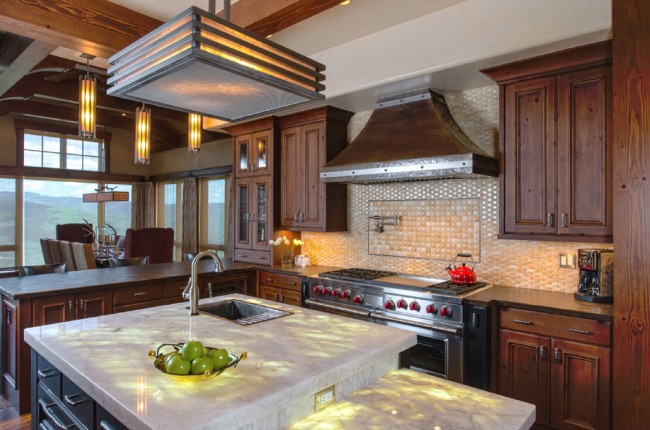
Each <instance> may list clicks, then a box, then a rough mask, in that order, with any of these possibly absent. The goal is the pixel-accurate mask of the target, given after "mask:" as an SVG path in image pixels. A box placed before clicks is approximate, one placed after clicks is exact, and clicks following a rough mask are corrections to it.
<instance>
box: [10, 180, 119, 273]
mask: <svg viewBox="0 0 650 430" xmlns="http://www.w3.org/2000/svg"><path fill="white" fill-rule="evenodd" d="M115 185H118V190H120V191H128V192H131V185H130V184H109V186H111V187H113V186H115ZM99 186H100V184H99V183H97V182H80V181H79V182H75V181H61V180H48V179H34V178H32V179H30V178H26V179H23V178H0V268H4V267H16V266H22V265H40V264H44V261H43V252H42V249H41V243H40V239H41V238H50V239H54V238H55V237H56V225H57V224H67V223H82V222H83V219H84V218H85V219H87V220H88V222H90V223H92V224H93V226H97V225H103V224H105V223H109V224H111V225H112V226H113V227H114V228H115V230H116V231H117V233H118V234H121V235H123V234H126V229H127V228H129V227H131V202H106V203H104V202H99V203H84V202H83V194H84V193H94V192H95V189H96V188H98V187H99Z"/></svg>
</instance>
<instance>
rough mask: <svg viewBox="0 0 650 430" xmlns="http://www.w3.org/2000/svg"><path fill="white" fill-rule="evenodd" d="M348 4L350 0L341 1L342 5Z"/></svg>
mask: <svg viewBox="0 0 650 430" xmlns="http://www.w3.org/2000/svg"><path fill="white" fill-rule="evenodd" d="M346 4H350V0H345V1H344V2H341V5H342V6H345V5H346Z"/></svg>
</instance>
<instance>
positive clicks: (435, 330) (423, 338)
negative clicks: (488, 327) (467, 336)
mask: <svg viewBox="0 0 650 430" xmlns="http://www.w3.org/2000/svg"><path fill="white" fill-rule="evenodd" d="M371 316H373V317H374V318H373V319H374V320H375V323H376V324H382V325H385V326H388V327H395V328H400V329H402V330H408V331H411V332H414V333H415V334H416V335H417V337H418V343H417V345H415V346H414V347H412V348H411V349H410V350H409V352H410V354H406V357H405V358H406V359H405V362H404V363H403V365H404V367H408V368H410V369H412V370H417V371H418V372H422V373H427V374H429V375H435V376H440V377H442V378H446V379H449V380H450V381H454V382H459V383H462V382H463V336H462V329H460V328H451V327H444V326H437V325H429V324H425V323H417V322H411V321H406V320H401V319H398V318H394V317H389V316H385V315H381V314H375V313H374V312H373V313H371Z"/></svg>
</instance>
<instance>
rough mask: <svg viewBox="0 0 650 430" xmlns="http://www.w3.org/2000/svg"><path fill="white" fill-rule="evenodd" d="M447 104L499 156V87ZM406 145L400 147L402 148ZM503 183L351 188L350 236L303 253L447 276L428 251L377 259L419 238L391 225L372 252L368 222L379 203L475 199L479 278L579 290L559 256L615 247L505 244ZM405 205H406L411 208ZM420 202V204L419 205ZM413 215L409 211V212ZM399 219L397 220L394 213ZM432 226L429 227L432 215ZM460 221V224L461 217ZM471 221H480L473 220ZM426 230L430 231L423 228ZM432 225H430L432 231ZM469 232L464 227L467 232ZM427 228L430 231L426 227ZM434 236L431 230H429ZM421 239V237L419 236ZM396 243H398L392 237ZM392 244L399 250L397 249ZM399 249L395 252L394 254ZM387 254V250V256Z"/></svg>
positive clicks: (318, 241)
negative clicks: (378, 252)
mask: <svg viewBox="0 0 650 430" xmlns="http://www.w3.org/2000/svg"><path fill="white" fill-rule="evenodd" d="M446 99H447V103H448V104H449V107H450V110H451V112H452V114H453V115H454V118H455V119H456V121H457V122H458V124H459V125H460V127H461V128H462V129H463V131H464V132H465V133H466V134H467V135H468V136H469V138H470V139H472V140H473V141H474V142H475V143H476V144H478V145H479V146H480V147H481V148H483V149H484V150H485V151H486V152H487V153H489V154H493V155H497V154H498V130H499V125H498V119H499V112H498V88H497V87H496V86H491V87H485V88H479V89H476V90H471V91H465V92H461V93H452V94H448V95H446ZM370 114H371V112H370V111H366V112H360V113H358V114H356V115H355V116H354V117H353V118H352V120H351V122H350V126H349V128H348V134H349V140H350V141H352V140H353V139H354V138H355V137H356V136H357V135H358V134H359V132H360V131H361V130H362V129H363V126H364V125H365V123H366V122H367V121H368V118H370ZM395 144H396V145H399V144H400V142H395ZM498 187H499V183H498V179H496V178H488V179H480V180H452V181H425V182H412V183H396V184H381V185H349V186H348V208H349V209H348V231H347V232H343V233H310V232H303V233H302V239H303V241H305V245H304V246H303V253H304V254H306V255H309V256H310V257H311V258H312V264H324V265H330V266H341V267H365V268H374V269H383V270H396V271H399V272H408V273H419V274H426V275H430V276H437V277H443V278H444V277H446V276H447V273H446V272H445V270H444V269H445V267H446V266H447V264H448V261H444V260H432V259H425V258H413V256H416V257H421V256H422V253H424V254H426V253H427V251H426V249H427V247H426V246H425V247H424V251H422V250H420V251H418V250H417V248H422V247H420V246H416V247H415V248H416V250H415V251H413V247H411V250H410V251H408V252H410V254H409V256H410V257H409V256H395V255H394V252H393V254H391V255H390V256H385V255H371V254H370V253H369V249H370V250H378V249H379V248H377V247H383V246H390V245H389V243H390V242H394V244H395V243H405V242H406V243H408V240H407V237H412V236H413V233H414V232H413V231H411V230H407V231H405V232H404V233H403V236H407V237H396V236H395V235H396V234H398V233H396V232H392V233H388V231H389V229H391V227H386V229H385V230H386V232H387V233H388V234H387V233H383V234H384V235H386V236H384V237H382V238H379V239H375V238H374V237H375V236H379V234H377V233H372V235H371V237H370V240H371V244H373V243H374V245H373V246H374V248H373V246H369V238H368V234H369V233H368V225H369V224H368V216H369V215H374V213H369V212H370V211H369V209H370V208H372V207H373V205H381V204H382V203H378V202H375V203H372V202H373V201H386V200H417V201H422V200H435V199H472V200H474V201H476V200H479V201H480V212H479V214H478V218H479V220H480V233H476V230H475V229H474V228H473V229H472V231H471V232H470V227H469V225H468V226H466V227H465V228H466V229H467V233H468V234H480V259H481V261H480V263H478V264H477V265H476V272H477V274H478V277H479V279H483V280H488V281H491V282H495V283H497V284H500V285H510V286H516V287H523V288H536V289H545V290H552V291H562V292H567V293H568V292H573V291H575V290H576V289H577V281H578V279H577V277H578V272H577V270H567V269H560V268H559V265H558V260H559V256H558V254H559V253H560V252H570V253H574V254H575V253H576V251H577V249H578V248H609V249H611V248H612V245H603V244H589V243H566V242H541V241H537V242H535V241H516V240H498V239H497V233H498V223H497V222H498V197H499V192H498ZM404 204H405V206H404V207H406V203H404ZM419 204H421V203H416V204H415V205H416V206H417V205H419ZM403 210H406V209H403ZM388 215H393V214H388ZM424 216H425V223H426V215H424ZM463 216H465V217H466V220H468V219H469V218H471V216H472V212H471V211H468V213H467V214H459V213H457V214H454V220H455V222H460V223H461V224H462V223H463V218H462V217H463ZM458 218H460V220H459V219H458ZM467 222H469V221H467ZM471 222H474V220H473V219H472V221H471ZM424 227H426V225H425V226H424ZM429 227H431V226H429ZM460 228H461V229H462V228H463V227H462V226H461V227H460ZM425 230H427V229H425ZM431 231H433V228H432V227H431V228H430V229H428V231H427V232H431ZM415 233H417V231H416V232H415ZM392 237H395V240H394V241H393V240H391V239H390V238H392ZM452 239H454V238H452V237H448V239H447V240H448V242H447V243H444V244H436V243H434V242H433V241H430V242H429V243H428V245H430V246H429V248H436V247H438V248H440V249H444V250H445V251H444V253H445V254H446V255H447V256H450V255H453V253H455V251H454V249H456V248H458V246H457V245H454V244H452V243H451V240H452ZM394 244H393V246H394ZM393 251H395V250H394V249H393ZM382 253H383V254H385V252H382Z"/></svg>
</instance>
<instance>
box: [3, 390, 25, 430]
mask: <svg viewBox="0 0 650 430" xmlns="http://www.w3.org/2000/svg"><path fill="white" fill-rule="evenodd" d="M31 428H32V416H31V414H23V415H18V412H16V410H15V409H14V408H12V407H11V405H10V404H9V402H8V401H7V399H5V398H2V397H0V430H30V429H31Z"/></svg>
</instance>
